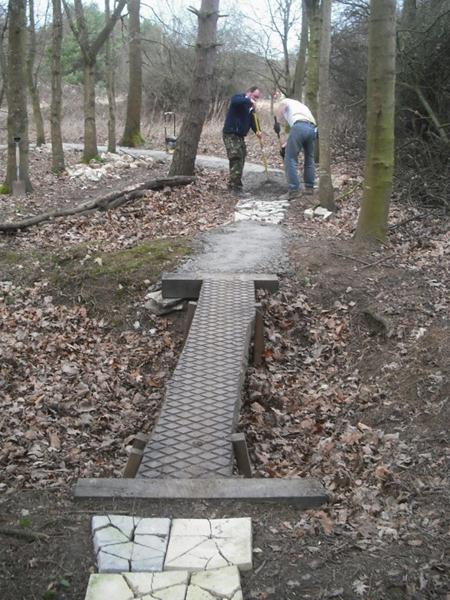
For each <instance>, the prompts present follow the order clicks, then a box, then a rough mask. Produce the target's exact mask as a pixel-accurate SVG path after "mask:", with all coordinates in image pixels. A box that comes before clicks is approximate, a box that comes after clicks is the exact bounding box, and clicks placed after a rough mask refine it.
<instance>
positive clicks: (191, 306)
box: [185, 301, 197, 337]
mask: <svg viewBox="0 0 450 600" xmlns="http://www.w3.org/2000/svg"><path fill="white" fill-rule="evenodd" d="M196 308H197V302H192V301H191V302H188V303H187V311H186V322H185V335H186V337H187V335H188V333H189V329H190V328H191V324H192V319H193V318H194V315H195V309H196Z"/></svg>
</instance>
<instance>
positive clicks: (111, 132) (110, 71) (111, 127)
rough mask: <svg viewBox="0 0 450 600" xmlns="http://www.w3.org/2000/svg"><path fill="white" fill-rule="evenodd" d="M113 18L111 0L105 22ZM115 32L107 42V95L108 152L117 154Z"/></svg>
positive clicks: (107, 7) (106, 3)
mask: <svg viewBox="0 0 450 600" xmlns="http://www.w3.org/2000/svg"><path fill="white" fill-rule="evenodd" d="M110 17H111V10H110V7H109V0H105V20H106V22H108V20H109V19H110ZM113 33H114V32H113V31H112V32H111V35H110V36H109V37H108V39H107V40H106V47H105V54H106V93H107V95H108V152H116V89H115V88H116V78H115V54H114V44H113V40H114V38H113Z"/></svg>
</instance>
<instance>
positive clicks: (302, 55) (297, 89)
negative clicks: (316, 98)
mask: <svg viewBox="0 0 450 600" xmlns="http://www.w3.org/2000/svg"><path fill="white" fill-rule="evenodd" d="M307 48H308V11H307V10H306V2H305V1H304V0H303V2H302V31H301V37H300V48H299V51H298V56H297V62H296V63H295V74H294V81H293V84H292V93H291V95H292V98H295V99H296V100H299V101H300V102H302V97H303V82H304V79H305V67H306V50H307Z"/></svg>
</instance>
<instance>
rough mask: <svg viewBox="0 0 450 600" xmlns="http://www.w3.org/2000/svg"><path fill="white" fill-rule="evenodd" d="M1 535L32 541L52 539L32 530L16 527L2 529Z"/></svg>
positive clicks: (0, 530)
mask: <svg viewBox="0 0 450 600" xmlns="http://www.w3.org/2000/svg"><path fill="white" fill-rule="evenodd" d="M0 534H2V535H10V536H12V537H16V538H21V539H24V540H32V541H35V540H48V539H50V536H49V535H47V534H46V533H40V532H39V531H32V530H31V529H15V528H14V527H0Z"/></svg>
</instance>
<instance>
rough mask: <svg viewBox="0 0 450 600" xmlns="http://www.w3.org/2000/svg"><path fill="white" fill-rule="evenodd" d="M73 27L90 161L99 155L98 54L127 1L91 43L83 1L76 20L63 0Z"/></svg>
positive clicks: (78, 4)
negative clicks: (96, 83) (80, 66)
mask: <svg viewBox="0 0 450 600" xmlns="http://www.w3.org/2000/svg"><path fill="white" fill-rule="evenodd" d="M62 2H63V4H64V9H65V11H66V15H67V18H68V21H69V24H70V28H71V29H72V32H73V34H74V36H75V38H76V40H77V42H78V44H79V46H80V50H81V56H82V60H83V73H84V81H83V84H84V111H85V112H84V151H83V161H84V162H86V163H88V162H89V161H90V160H91V159H92V158H96V157H97V156H98V149H97V128H96V124H95V66H96V61H97V55H98V53H99V52H100V50H101V48H102V47H103V45H104V43H105V42H106V40H107V38H108V36H109V35H110V33H111V31H112V30H113V28H114V25H115V24H116V22H117V20H118V19H119V17H120V13H121V12H122V10H123V8H124V6H125V4H126V2H127V0H118V2H117V5H116V7H115V9H114V12H113V13H112V15H111V17H110V19H109V20H108V21H107V22H106V23H105V26H104V27H103V29H102V30H101V31H100V33H99V34H98V35H97V37H96V38H95V39H94V40H93V41H92V42H91V41H90V40H89V33H88V29H87V23H86V19H85V16H84V12H83V6H82V4H81V0H74V12H75V20H74V18H73V16H72V12H71V9H70V6H69V4H68V2H67V0H62Z"/></svg>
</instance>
